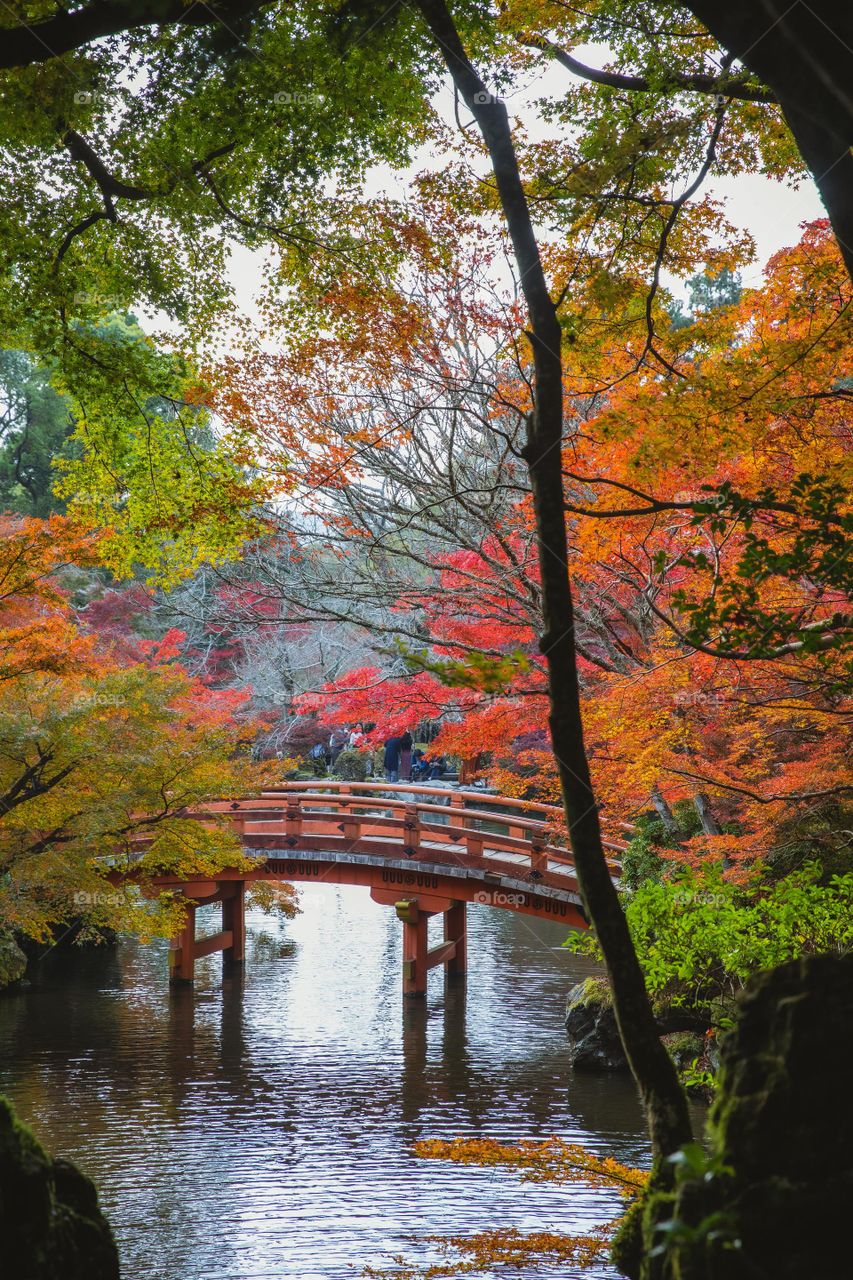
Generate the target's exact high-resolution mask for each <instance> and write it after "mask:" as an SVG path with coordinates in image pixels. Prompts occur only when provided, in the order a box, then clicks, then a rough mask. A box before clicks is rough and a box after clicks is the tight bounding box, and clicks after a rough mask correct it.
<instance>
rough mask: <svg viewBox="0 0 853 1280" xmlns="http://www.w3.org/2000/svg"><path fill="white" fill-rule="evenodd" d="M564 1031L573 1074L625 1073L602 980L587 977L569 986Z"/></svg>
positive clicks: (615, 1027) (605, 983) (625, 1065)
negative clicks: (587, 1072) (567, 1041)
mask: <svg viewBox="0 0 853 1280" xmlns="http://www.w3.org/2000/svg"><path fill="white" fill-rule="evenodd" d="M566 1031H567V1033H568V1036H569V1046H570V1054H571V1060H572V1066H573V1067H574V1068H575V1070H576V1071H628V1070H629V1067H628V1059H627V1058H626V1057H625V1051H624V1049H623V1048H622V1041H621V1040H620V1039H619V1030H618V1028H617V1026H616V1015H615V1013H614V1012H613V1001H612V999H611V996H610V988H609V987H608V985H607V982H606V981H605V979H604V978H587V979H586V980H585V981H584V982H579V983H578V985H577V986H576V987H572V989H571V991H570V992H569V996H568V1000H567V1002H566Z"/></svg>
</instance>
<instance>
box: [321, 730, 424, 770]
mask: <svg viewBox="0 0 853 1280" xmlns="http://www.w3.org/2000/svg"><path fill="white" fill-rule="evenodd" d="M367 747H368V740H367V735H366V733H365V732H364V729H363V728H362V726H361V725H343V726H340V727H337V728H334V729H333V730H332V732H331V734H330V736H329V739H328V742H318V743H317V745H316V746H315V747H313V748H312V750H311V752H310V755H311V758H312V759H314V760H316V761H317V762H318V764H319V762H320V761H321V760H322V761H324V762H325V765H326V768H327V769H328V771H329V772H330V773H331V772H333V771H334V768H335V764H336V762H337V759H338V756H339V755H340V754H341V752H342V751H362V750H364V749H366V748H367ZM446 766H447V762H446V760H445V759H444V756H436V755H429V756H428V755H427V754H426V752H425V751H423V750H421V748H420V747H415V745H414V740H413V738H412V734H411V731H410V730H409V729H404V730H403V732H402V733H395V734H392V735H391V737H390V738H386V740H385V742H384V743H383V755H382V769H383V772H384V774H385V780H386V782H430V781H434V780H435V779H436V778H441V777H442V775H443V774H444V771H445V768H446Z"/></svg>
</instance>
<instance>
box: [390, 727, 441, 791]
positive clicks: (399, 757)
mask: <svg viewBox="0 0 853 1280" xmlns="http://www.w3.org/2000/svg"><path fill="white" fill-rule="evenodd" d="M382 764H383V768H384V770H385V781H386V782H430V781H434V780H435V779H436V778H441V777H442V776H443V774H444V770H445V768H446V765H447V762H446V761H445V759H444V756H428V755H427V754H426V752H425V751H422V750H421V748H420V747H415V746H414V744H413V742H412V735H411V733H410V732H409V730H408V729H406V730H405V731H404V732H403V733H400V734H395V735H393V736H392V737H390V738H386V740H385V754H384V756H383V759H382Z"/></svg>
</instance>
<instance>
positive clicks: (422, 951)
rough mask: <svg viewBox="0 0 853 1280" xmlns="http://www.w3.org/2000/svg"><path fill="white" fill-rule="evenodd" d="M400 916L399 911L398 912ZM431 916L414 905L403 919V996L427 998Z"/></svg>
mask: <svg viewBox="0 0 853 1280" xmlns="http://www.w3.org/2000/svg"><path fill="white" fill-rule="evenodd" d="M398 914H399V910H398ZM428 923H429V916H428V914H427V913H426V912H425V911H418V909H417V906H415V905H414V904H412V907H411V912H410V917H409V918H408V919H406V918H405V917H404V918H403V995H404V996H425V995H426V989H427V924H428Z"/></svg>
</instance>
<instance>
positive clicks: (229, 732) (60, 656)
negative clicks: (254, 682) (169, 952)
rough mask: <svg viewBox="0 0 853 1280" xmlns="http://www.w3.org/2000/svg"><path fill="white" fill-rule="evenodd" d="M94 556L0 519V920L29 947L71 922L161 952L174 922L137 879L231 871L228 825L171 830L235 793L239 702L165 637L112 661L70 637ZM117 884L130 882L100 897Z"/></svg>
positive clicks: (106, 652) (107, 641) (51, 525)
mask: <svg viewBox="0 0 853 1280" xmlns="http://www.w3.org/2000/svg"><path fill="white" fill-rule="evenodd" d="M102 540H103V539H102V538H101V537H97V536H92V535H89V536H86V535H81V534H80V533H79V532H77V531H76V530H75V528H74V527H73V526H72V525H70V524H69V522H68V521H67V520H65V519H64V518H63V517H59V516H54V517H52V518H51V519H50V520H49V521H46V522H44V521H39V520H34V519H19V518H15V517H9V516H6V517H3V523H2V539H0V676H2V679H0V818H1V819H2V820H0V868H2V877H0V918H2V920H3V924H4V926H5V927H7V928H15V929H18V930H20V931H22V932H23V933H26V934H29V935H30V936H32V937H34V938H38V939H41V940H45V939H47V938H49V937H50V936H51V935H52V932H53V930H54V929H55V928H56V927H57V926H59V925H61V924H62V923H63V922H66V923H68V922H71V921H74V920H78V919H80V918H82V919H83V921H84V924H85V925H86V926H87V927H90V926H110V927H112V928H116V929H121V930H125V931H134V932H138V933H142V934H144V935H149V936H150V935H152V934H161V935H165V936H170V935H171V934H172V933H174V932H175V930H176V928H177V927H179V925H180V922H181V920H182V918H183V907H182V905H181V903H180V902H179V901H178V900H177V899H175V898H174V897H173V896H172V895H170V894H159V895H158V894H157V893H156V892H154V895H153V899H151V900H146V898H145V897H143V896H142V892H144V891H145V889H146V884H147V881H148V880H149V879H150V877H151V876H153V875H155V874H156V873H157V872H162V871H171V872H179V873H186V874H189V875H198V874H201V875H204V874H213V873H215V872H216V870H217V869H219V868H222V867H225V866H239V865H241V864H242V860H243V855H242V852H241V850H240V847H239V841H238V840H236V839H235V837H234V836H233V834H232V832H231V831H230V830H229V829H228V827H227V825H226V826H223V825H218V824H217V823H215V822H212V823H210V824H201V823H199V822H198V821H197V820H194V819H192V818H190V817H188V816H186V811H187V810H191V809H192V808H193V807H194V806H197V805H199V804H200V803H202V802H204V801H205V800H208V799H212V798H217V797H219V796H221V795H223V794H234V793H235V791H236V792H239V791H241V790H242V789H245V787H246V786H247V785H248V776H247V774H246V772H245V767H244V766H243V765H241V763H240V760H239V758H237V757H236V756H235V749H236V748H237V747H238V744H239V739H240V728H239V723H238V721H237V720H236V718H235V713H236V712H237V710H238V708H239V704H240V702H241V701H242V697H241V695H239V694H234V693H232V694H227V693H214V692H212V691H210V690H208V689H207V688H206V687H205V686H204V685H202V684H201V683H200V682H199V681H198V680H193V679H191V678H190V677H188V676H187V674H186V673H185V672H184V670H183V669H182V668H181V666H180V665H179V664H177V663H176V662H175V661H174V658H175V655H176V653H177V651H178V650H177V645H178V642H179V641H180V639H181V637H180V635H179V634H176V633H167V634H166V635H165V636H163V637H161V638H159V639H157V640H153V639H152V640H145V639H142V638H140V637H136V640H135V643H131V641H130V639H129V637H128V636H125V637H124V638H123V648H122V649H118V647H117V645H116V644H115V642H114V639H113V638H112V637H110V636H109V634H108V633H104V634H103V635H99V634H98V633H97V632H95V631H92V630H90V629H88V628H87V627H86V626H84V625H83V624H82V622H81V617H80V615H79V614H78V612H77V611H76V610H75V609H74V607H73V602H72V599H71V597H72V592H73V580H72V577H73V575H74V574H77V575H78V576H79V575H80V574H81V573H82V571H83V567H84V566H89V567H91V566H94V565H97V564H98V563H99V562H100V558H101V543H102ZM83 612H84V615H85V611H83ZM243 732H244V736H246V737H248V738H250V737H251V734H250V733H249V734H246V731H245V730H244V731H243ZM124 870H128V871H131V872H132V876H131V879H130V880H129V881H125V882H122V883H119V884H116V883H114V881H113V878H112V873H113V872H116V871H124Z"/></svg>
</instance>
